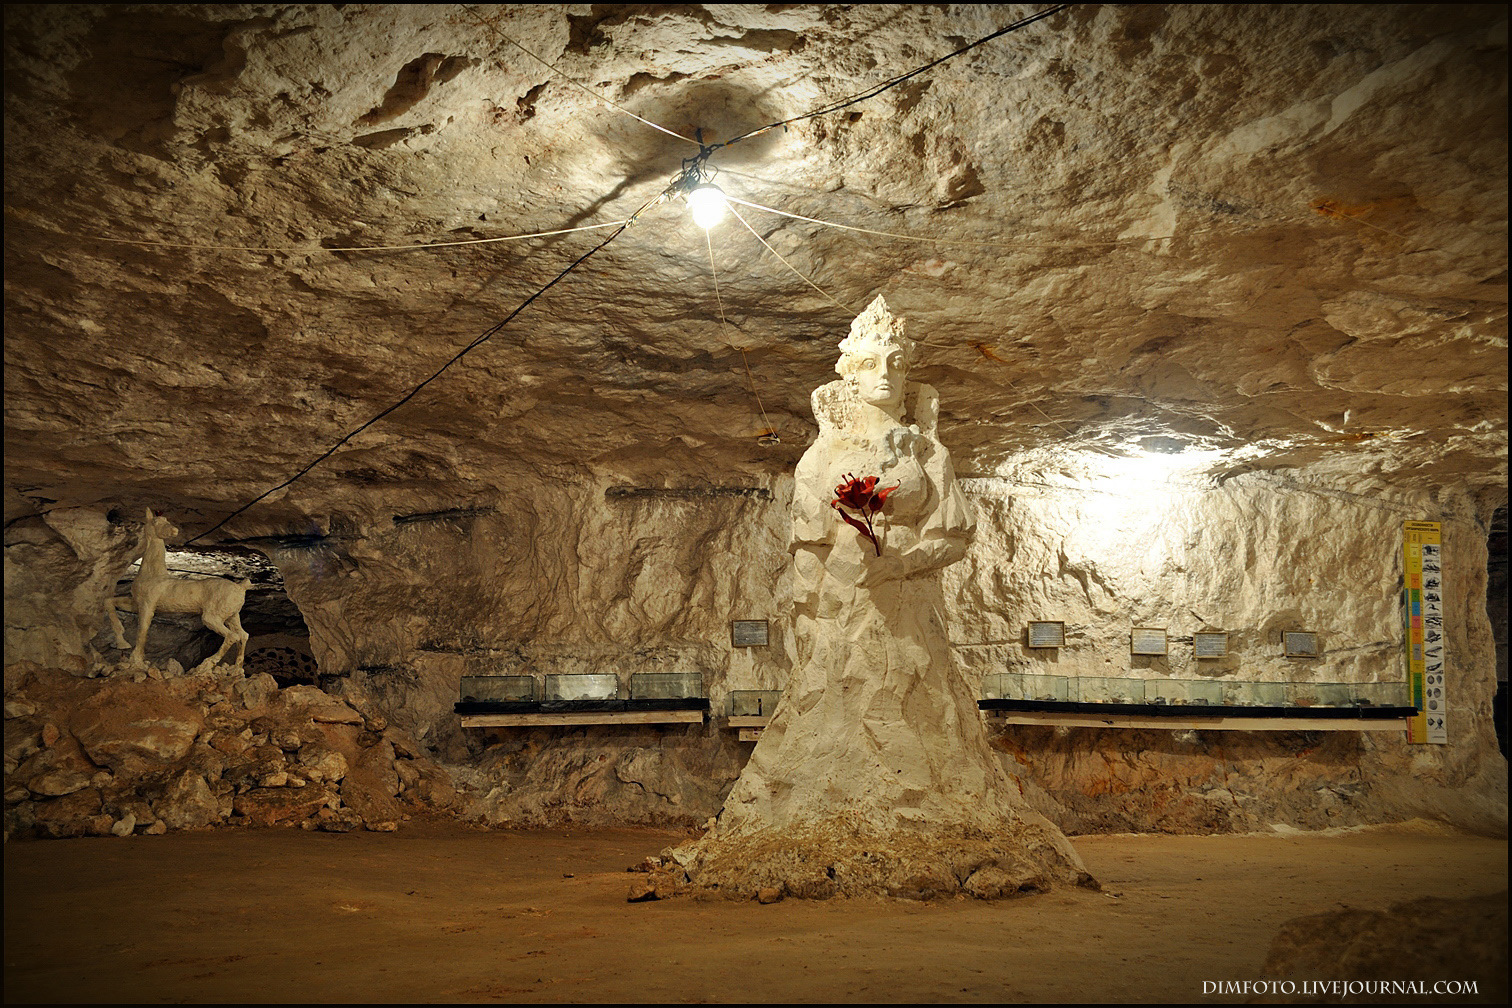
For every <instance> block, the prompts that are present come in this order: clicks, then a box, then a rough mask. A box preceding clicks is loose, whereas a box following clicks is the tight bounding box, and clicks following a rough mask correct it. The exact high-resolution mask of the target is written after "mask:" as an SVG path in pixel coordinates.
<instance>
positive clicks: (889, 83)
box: [710, 4, 1073, 149]
mask: <svg viewBox="0 0 1512 1008" xmlns="http://www.w3.org/2000/svg"><path fill="white" fill-rule="evenodd" d="M1071 6H1073V5H1072V4H1056V5H1055V6H1054V7H1051V8H1050V9H1049V10H1044V11H1040V12H1039V13H1038V14H1032V15H1030V16H1029V17H1026V18H1023V19H1022V20H1019V21H1015V22H1014V23H1013V24H1011V25H1009V26H1008V27H1006V28H1000V29H999V30H997V31H995V32H993V33H992V34H991V35H984V36H982V37H981V38H979V39H977V40H976V41H975V42H972V43H970V44H969V45H965V46H962V47H961V48H960V49H957V50H956V51H955V52H952V53H946V54H945V55H944V56H941V57H940V58H939V59H937V60H932V61H930V62H928V63H925V64H924V65H923V66H920V67H915V68H914V69H912V70H910V71H908V72H907V73H905V74H899V75H898V76H896V77H893V78H890V79H889V80H886V81H883V82H882V83H881V84H878V85H875V86H873V87H870V88H867V89H866V90H865V91H859V92H857V93H856V94H853V95H850V96H848V97H846V98H841V99H839V100H837V101H836V102H834V103H832V104H830V105H826V106H825V107H824V108H821V109H816V110H814V111H813V112H805V113H804V114H803V115H798V116H793V117H792V118H791V119H783V120H781V121H780V122H774V123H768V124H767V125H765V126H758V127H757V128H756V129H753V130H751V131H750V132H748V133H742V134H740V136H737V137H733V138H731V139H729V140H726V141H724V142H723V143H719V144H715V145H714V146H715V147H728V146H730V145H731V144H734V143H739V142H740V141H742V140H745V139H747V138H749V137H753V136H756V135H757V134H758V133H765V132H766V131H767V130H770V129H776V128H777V127H778V126H786V125H787V124H788V123H795V122H799V121H801V120H803V119H812V118H813V117H814V116H820V115H825V114H826V113H829V112H838V111H840V110H841V109H843V108H847V107H849V106H851V105H854V104H856V103H857V102H861V101H865V100H866V99H868V98H874V97H876V96H877V95H879V94H881V93H882V92H883V91H886V90H887V89H888V88H892V87H897V86H898V85H899V84H901V83H903V82H904V81H906V80H908V79H909V78H910V77H913V76H916V75H918V74H921V73H923V72H924V71H925V70H928V69H930V68H931V67H935V66H938V65H939V64H941V63H944V62H945V61H946V60H948V59H953V58H954V57H956V56H959V55H961V54H962V53H964V52H970V51H971V50H972V49H975V48H976V47H977V46H979V45H982V44H983V43H984V42H991V41H992V40H993V39H995V38H998V37H999V36H1001V35H1006V34H1008V33H1009V32H1011V31H1017V30H1018V29H1020V28H1024V27H1027V26H1029V25H1031V24H1033V23H1034V22H1036V21H1040V20H1042V19H1044V18H1047V17H1050V16H1051V15H1052V14H1058V13H1060V12H1061V11H1063V10H1065V9H1066V8H1067V7H1071ZM710 149H712V148H710Z"/></svg>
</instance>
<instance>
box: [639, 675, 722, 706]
mask: <svg viewBox="0 0 1512 1008" xmlns="http://www.w3.org/2000/svg"><path fill="white" fill-rule="evenodd" d="M703 695H704V689H703V676H701V675H700V674H699V673H697V672H637V673H635V674H634V675H632V676H631V677H630V699H632V700H684V699H689V698H694V697H701V696H703Z"/></svg>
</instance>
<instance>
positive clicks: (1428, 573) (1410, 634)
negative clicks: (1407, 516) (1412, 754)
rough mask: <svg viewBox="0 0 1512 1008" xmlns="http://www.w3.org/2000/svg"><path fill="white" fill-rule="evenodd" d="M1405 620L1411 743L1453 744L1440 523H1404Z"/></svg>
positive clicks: (1408, 738) (1408, 733)
mask: <svg viewBox="0 0 1512 1008" xmlns="http://www.w3.org/2000/svg"><path fill="white" fill-rule="evenodd" d="M1402 571H1403V575H1404V586H1403V591H1402V594H1403V598H1402V602H1403V618H1404V620H1405V621H1406V624H1407V687H1408V689H1409V691H1410V692H1411V693H1412V703H1413V706H1415V707H1416V708H1417V709H1418V712H1419V713H1418V715H1417V717H1414V718H1412V719H1411V720H1409V721H1408V722H1407V741H1408V742H1418V743H1435V744H1439V745H1443V744H1444V743H1447V742H1448V741H1449V730H1448V713H1449V712H1448V710H1447V705H1446V701H1445V694H1444V660H1445V659H1444V587H1443V585H1444V558H1443V543H1442V540H1441V536H1440V525H1439V523H1438V522H1423V521H1410V522H1403V523H1402Z"/></svg>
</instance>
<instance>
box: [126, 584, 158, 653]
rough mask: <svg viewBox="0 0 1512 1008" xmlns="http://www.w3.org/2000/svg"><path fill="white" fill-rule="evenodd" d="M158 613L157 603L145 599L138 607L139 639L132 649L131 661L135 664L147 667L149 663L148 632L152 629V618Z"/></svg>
mask: <svg viewBox="0 0 1512 1008" xmlns="http://www.w3.org/2000/svg"><path fill="white" fill-rule="evenodd" d="M156 612H157V603H156V602H155V601H152V600H147V599H144V600H143V601H142V603H141V605H139V606H137V639H136V647H134V648H132V649H131V660H132V662H133V663H134V664H137V665H145V664H146V663H147V658H146V652H147V631H148V630H150V629H152V617H153V615H154V614H155V613H156Z"/></svg>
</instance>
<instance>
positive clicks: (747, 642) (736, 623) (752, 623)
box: [730, 619, 771, 647]
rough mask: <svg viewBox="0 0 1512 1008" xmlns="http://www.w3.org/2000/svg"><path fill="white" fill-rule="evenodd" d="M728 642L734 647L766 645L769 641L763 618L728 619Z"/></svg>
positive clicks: (765, 622)
mask: <svg viewBox="0 0 1512 1008" xmlns="http://www.w3.org/2000/svg"><path fill="white" fill-rule="evenodd" d="M730 643H731V644H733V645H734V646H735V647H767V646H768V645H769V644H770V643H771V639H770V635H769V634H768V632H767V621H766V620H764V619H738V620H731V621H730Z"/></svg>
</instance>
